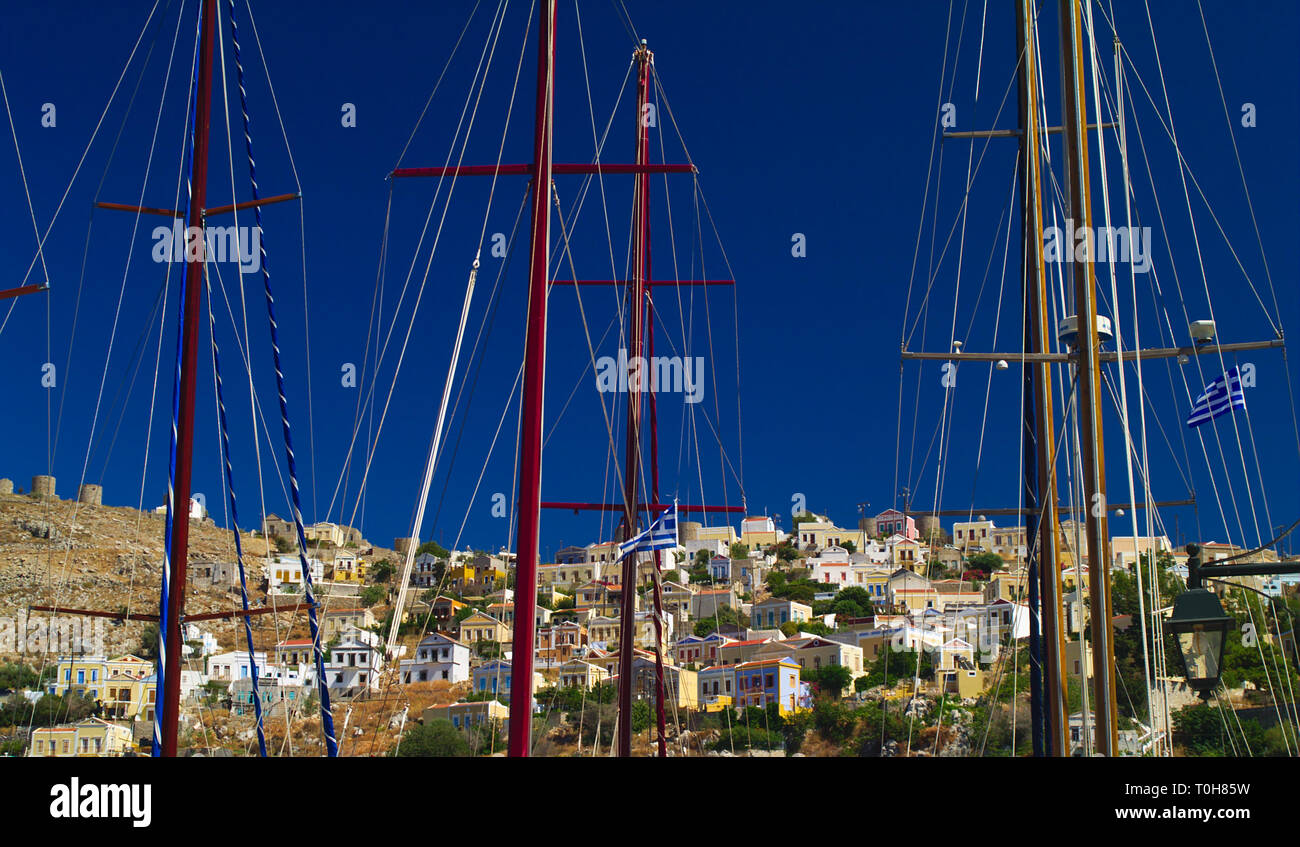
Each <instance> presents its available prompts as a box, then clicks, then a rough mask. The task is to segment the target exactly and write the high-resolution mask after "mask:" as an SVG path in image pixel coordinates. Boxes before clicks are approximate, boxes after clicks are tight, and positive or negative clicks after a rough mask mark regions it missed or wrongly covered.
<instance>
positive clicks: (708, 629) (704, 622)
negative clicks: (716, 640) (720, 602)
mask: <svg viewBox="0 0 1300 847" xmlns="http://www.w3.org/2000/svg"><path fill="white" fill-rule="evenodd" d="M721 624H731V625H734V626H739V625H740V616H739V615H738V614H737V613H736V610H735V609H733V608H731V607H730V606H719V607H718V610H717V613H716V614H713V615H709V616H708V617H702V618H700V619H699V620H698V621H696V622H695V634H696V635H697V636H699V637H700V638H704V637H705V636H707V635H710V634H712V633H713V632H714V631H715V630H717V629H718V627H719V626H720V625H721Z"/></svg>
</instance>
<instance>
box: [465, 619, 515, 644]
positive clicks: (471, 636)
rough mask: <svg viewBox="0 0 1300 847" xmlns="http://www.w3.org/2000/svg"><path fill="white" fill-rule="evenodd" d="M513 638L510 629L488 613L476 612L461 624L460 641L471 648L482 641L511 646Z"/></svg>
mask: <svg viewBox="0 0 1300 847" xmlns="http://www.w3.org/2000/svg"><path fill="white" fill-rule="evenodd" d="M513 637H514V634H513V632H512V631H511V629H510V627H508V626H506V625H505V624H504V623H502V622H501V621H499V620H497V619H496V618H494V617H492V616H491V615H489V614H488V613H487V612H475V613H474V614H472V615H470V616H469V617H467V618H465V620H463V621H461V622H460V640H461V641H463V642H464V643H466V644H469V645H471V646H472V645H474V644H477V643H478V642H480V641H495V642H496V643H498V644H509V643H510V641H511V639H512V638H513Z"/></svg>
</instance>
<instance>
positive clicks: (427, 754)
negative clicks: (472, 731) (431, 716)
mask: <svg viewBox="0 0 1300 847" xmlns="http://www.w3.org/2000/svg"><path fill="white" fill-rule="evenodd" d="M397 755H398V756H400V757H402V758H407V757H423V758H432V757H437V758H450V757H460V756H469V755H471V753H470V748H469V742H468V741H466V740H465V735H464V733H462V732H461V731H460V730H459V729H457V728H456V727H455V726H453V725H452V723H451V721H448V720H435V721H430V722H429V723H427V724H424V725H423V726H417V727H415V728H414V729H410V730H407V732H406V734H405V735H404V736H403V737H402V743H401V746H400V747H399V748H398V749H397Z"/></svg>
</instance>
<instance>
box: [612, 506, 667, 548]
mask: <svg viewBox="0 0 1300 847" xmlns="http://www.w3.org/2000/svg"><path fill="white" fill-rule="evenodd" d="M676 546H677V501H676V500H674V501H673V505H672V507H671V508H668V509H664V511H663V514H661V515H660V516H659V517H658V518H656V519H655V522H654V523H652V524H650V526H649V527H647V528H646V529H645V530H643V531H641V532H639V533H637V534H636V535H634V536H632V537H631V538H629V539H628V540H627V541H624V542H623V543H622V544H620V545H618V557H619V558H620V559H622V558H624V557H625V556H627V555H628V554H629V553H647V552H649V551H651V550H667V549H669V548H671V547H676Z"/></svg>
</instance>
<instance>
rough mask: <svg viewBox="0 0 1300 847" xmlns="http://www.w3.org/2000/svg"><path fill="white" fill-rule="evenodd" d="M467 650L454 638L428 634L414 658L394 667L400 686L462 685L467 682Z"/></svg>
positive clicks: (419, 645) (467, 648)
mask: <svg viewBox="0 0 1300 847" xmlns="http://www.w3.org/2000/svg"><path fill="white" fill-rule="evenodd" d="M469 654H470V649H469V646H468V645H466V644H462V643H460V642H459V641H457V640H456V639H454V638H450V637H448V636H446V635H442V634H440V633H436V632H435V633H430V634H429V635H426V636H425V637H424V638H422V639H421V640H420V643H419V644H418V645H417V646H416V648H415V658H414V659H403V660H402V661H401V663H400V664H399V665H398V667H399V669H400V673H401V680H402V682H403V683H411V682H434V681H438V680H444V681H446V682H464V681H465V680H467V679H469Z"/></svg>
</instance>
